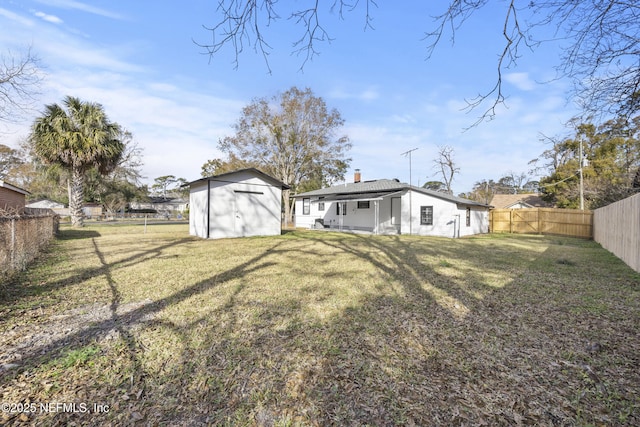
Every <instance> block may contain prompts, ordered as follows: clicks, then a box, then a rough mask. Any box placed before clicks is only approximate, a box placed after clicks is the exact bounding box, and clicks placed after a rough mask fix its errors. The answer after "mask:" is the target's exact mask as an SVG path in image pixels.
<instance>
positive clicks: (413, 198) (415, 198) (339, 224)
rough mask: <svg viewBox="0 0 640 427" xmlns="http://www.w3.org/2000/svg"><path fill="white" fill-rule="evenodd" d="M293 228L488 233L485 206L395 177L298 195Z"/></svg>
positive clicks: (426, 233) (453, 234)
mask: <svg viewBox="0 0 640 427" xmlns="http://www.w3.org/2000/svg"><path fill="white" fill-rule="evenodd" d="M294 197H295V199H296V207H295V218H296V226H297V227H308V228H330V229H335V230H340V231H366V232H371V233H375V234H416V235H421V236H443V237H460V236H467V235H473V234H480V233H487V232H488V231H489V206H488V205H485V204H483V203H478V202H475V201H473V200H468V199H463V198H461V197H456V196H452V195H449V194H446V193H441V192H437V191H433V190H428V189H425V188H420V187H415V186H412V185H409V184H406V183H401V182H399V181H398V180H395V179H379V180H373V181H364V182H360V181H359V174H356V180H355V182H354V183H348V184H343V185H336V186H333V187H328V188H323V189H320V190H314V191H309V192H306V193H301V194H297V195H295V196H294Z"/></svg>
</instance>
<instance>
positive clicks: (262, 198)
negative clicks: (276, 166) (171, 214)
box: [189, 172, 282, 239]
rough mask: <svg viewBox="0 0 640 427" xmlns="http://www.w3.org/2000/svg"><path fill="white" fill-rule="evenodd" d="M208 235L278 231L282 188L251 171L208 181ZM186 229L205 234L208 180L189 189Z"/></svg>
mask: <svg viewBox="0 0 640 427" xmlns="http://www.w3.org/2000/svg"><path fill="white" fill-rule="evenodd" d="M209 189H210V190H209V200H210V202H209V238H211V239H218V238H224V237H248V236H273V235H279V234H280V230H281V227H280V223H281V207H282V202H281V201H282V189H281V188H280V187H278V186H274V185H273V184H271V183H268V182H266V181H264V180H262V179H261V178H260V177H258V176H255V175H254V174H252V173H250V172H243V173H238V174H232V175H227V176H224V177H222V178H221V181H214V180H212V181H209ZM189 200H190V204H191V206H190V211H189V232H190V234H192V235H196V236H199V237H205V238H206V237H207V217H206V215H207V182H206V181H205V182H203V183H202V185H200V184H198V185H194V186H192V187H191V192H190V198H189Z"/></svg>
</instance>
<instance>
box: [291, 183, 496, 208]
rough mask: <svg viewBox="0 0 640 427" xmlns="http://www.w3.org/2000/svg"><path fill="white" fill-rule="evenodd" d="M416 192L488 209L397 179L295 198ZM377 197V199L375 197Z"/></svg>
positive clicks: (359, 197) (351, 197) (349, 197)
mask: <svg viewBox="0 0 640 427" xmlns="http://www.w3.org/2000/svg"><path fill="white" fill-rule="evenodd" d="M408 189H411V190H412V191H416V192H418V193H422V194H426V195H428V196H432V197H437V198H439V199H443V200H447V201H450V202H453V203H457V204H460V205H468V206H482V207H488V205H485V204H484V203H479V202H476V201H473V200H469V199H464V198H462V197H457V196H453V195H451V194H447V193H441V192H439V191H434V190H428V189H426V188H421V187H416V186H414V185H409V184H407V183H404V182H400V181H398V180H397V179H377V180H372V181H362V182H354V183H347V184H342V185H334V186H332V187H326V188H321V189H319V190H313V191H307V192H305V193H300V194H296V195H294V196H293V197H296V198H300V197H314V196H317V197H323V196H324V197H325V199H326V200H327V201H330V200H363V199H364V198H366V197H372V198H378V197H384V196H389V195H390V194H392V193H395V192H398V191H403V190H408ZM374 196H375V197H374Z"/></svg>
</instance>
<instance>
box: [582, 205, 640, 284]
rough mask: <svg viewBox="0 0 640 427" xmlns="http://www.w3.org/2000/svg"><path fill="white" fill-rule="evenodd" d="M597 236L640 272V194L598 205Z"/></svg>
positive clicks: (600, 241) (596, 214) (595, 220)
mask: <svg viewBox="0 0 640 427" xmlns="http://www.w3.org/2000/svg"><path fill="white" fill-rule="evenodd" d="M593 239H594V240H595V241H596V242H598V243H600V244H601V245H602V247H603V248H605V249H607V250H608V251H610V252H611V253H613V254H614V255H615V256H617V257H618V258H620V259H621V260H623V261H624V262H625V263H626V264H627V265H628V266H629V267H631V268H633V269H634V270H635V271H637V272H640V194H636V195H634V196H631V197H628V198H626V199H624V200H620V201H618V202H615V203H612V204H610V205H608V206H605V207H602V208H599V209H596V210H595V212H594V215H593Z"/></svg>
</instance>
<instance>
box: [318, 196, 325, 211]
mask: <svg viewBox="0 0 640 427" xmlns="http://www.w3.org/2000/svg"><path fill="white" fill-rule="evenodd" d="M322 199H324V197H318V200H322ZM318 210H319V211H324V202H318Z"/></svg>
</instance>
